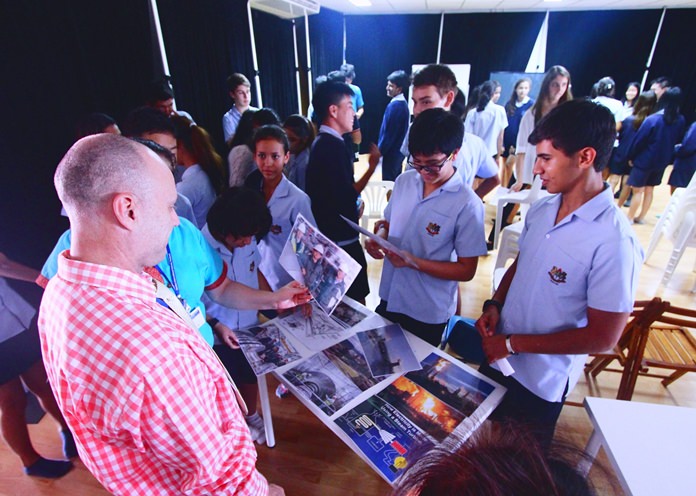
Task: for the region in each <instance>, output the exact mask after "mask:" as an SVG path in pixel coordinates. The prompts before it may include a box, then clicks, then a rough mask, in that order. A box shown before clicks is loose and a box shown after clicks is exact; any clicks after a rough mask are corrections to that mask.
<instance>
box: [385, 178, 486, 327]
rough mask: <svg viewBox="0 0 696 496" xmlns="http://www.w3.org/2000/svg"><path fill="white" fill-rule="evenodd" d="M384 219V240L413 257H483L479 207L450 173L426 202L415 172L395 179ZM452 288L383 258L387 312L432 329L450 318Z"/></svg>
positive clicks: (453, 283)
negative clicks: (453, 253)
mask: <svg viewBox="0 0 696 496" xmlns="http://www.w3.org/2000/svg"><path fill="white" fill-rule="evenodd" d="M384 217H385V218H386V219H387V220H388V221H389V241H391V242H392V243H394V244H395V245H396V246H398V247H399V248H402V249H403V250H406V251H408V252H410V253H413V254H414V255H415V256H417V257H420V258H425V259H428V260H437V261H443V262H448V261H450V256H451V255H452V252H453V251H454V252H455V253H456V255H457V257H478V256H480V255H485V254H486V253H487V250H486V238H485V235H484V229H483V203H481V200H480V199H479V197H478V196H476V194H475V193H474V192H473V190H472V189H471V188H470V187H469V186H468V185H466V184H465V183H464V181H463V179H462V177H461V175H460V174H457V173H456V172H455V174H454V175H453V176H452V177H451V178H450V180H449V181H447V182H446V183H445V184H444V185H442V186H441V187H440V188H439V189H438V190H436V191H434V192H432V193H431V194H430V195H429V196H428V197H427V198H423V180H422V179H421V177H420V174H419V173H418V172H416V171H415V170H410V171H406V172H405V173H403V174H401V175H400V176H399V177H397V178H396V183H395V184H394V192H393V193H392V196H391V199H390V200H389V204H388V205H387V208H386V210H385V211H384ZM457 284H458V283H457V281H446V280H444V279H439V278H437V277H433V276H430V275H428V274H425V273H424V272H421V271H419V270H416V269H413V268H411V267H403V268H400V269H396V268H394V266H393V265H392V264H391V262H389V260H387V259H385V260H384V265H383V268H382V280H381V281H380V285H379V296H380V298H381V299H383V300H385V301H387V302H388V305H387V310H389V311H390V312H398V313H402V314H405V315H408V316H409V317H412V318H414V319H416V320H420V321H421V322H426V323H429V324H437V323H440V322H445V321H446V320H447V319H449V318H450V317H451V316H452V315H454V312H455V310H456V304H457V301H456V300H457V298H456V294H457Z"/></svg>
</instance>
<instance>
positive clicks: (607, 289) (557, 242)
mask: <svg viewBox="0 0 696 496" xmlns="http://www.w3.org/2000/svg"><path fill="white" fill-rule="evenodd" d="M560 205H561V195H554V196H551V197H548V198H544V199H543V200H540V201H539V202H537V203H535V204H534V205H533V206H532V208H531V209H530V210H529V212H528V213H527V216H526V217H525V227H524V229H523V231H522V234H521V236H520V240H519V246H520V253H519V257H518V259H517V271H516V272H515V276H514V278H513V280H512V283H511V285H510V289H509V290H508V293H507V296H506V298H505V304H504V305H503V311H502V315H501V320H500V323H499V327H498V330H499V332H500V333H502V334H550V333H554V332H558V331H561V330H565V329H576V328H579V327H584V326H586V325H587V309H588V307H591V308H594V309H597V310H603V311H606V312H630V311H632V310H633V301H634V298H635V293H636V288H637V287H638V275H639V273H640V267H641V265H642V264H643V249H642V248H641V246H640V243H639V242H638V240H637V239H636V236H635V233H634V232H633V229H632V228H631V226H630V225H629V223H628V219H627V218H626V216H625V215H624V214H623V213H622V212H621V211H620V210H619V209H618V207H617V206H616V204H615V203H614V196H613V193H612V191H611V188H610V187H609V185H608V184H606V183H605V185H604V190H603V191H602V192H601V193H600V194H598V195H597V196H595V197H594V198H592V199H591V200H590V201H588V202H587V203H585V204H584V205H582V206H581V207H580V208H578V209H577V210H576V211H575V212H573V213H572V214H570V215H568V216H567V217H566V218H565V219H563V220H561V221H560V222H559V223H558V224H557V225H554V223H555V221H556V215H557V213H558V209H559V207H560ZM586 358H587V355H542V354H532V353H521V354H519V355H515V356H510V357H508V360H509V362H510V365H512V368H513V369H515V373H514V374H513V376H512V377H513V378H515V379H516V380H517V381H518V382H519V383H520V384H522V385H523V386H524V387H526V388H527V389H529V390H530V391H531V392H532V393H534V394H536V395H537V396H539V397H541V398H543V399H545V400H547V401H554V402H558V401H561V399H562V397H563V391H564V390H565V387H566V382H568V391H571V390H572V389H573V387H575V384H576V383H577V380H578V378H579V376H580V374H581V372H582V369H583V366H584V364H585V359H586ZM493 366H495V364H494V365H493Z"/></svg>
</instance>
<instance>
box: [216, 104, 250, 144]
mask: <svg viewBox="0 0 696 496" xmlns="http://www.w3.org/2000/svg"><path fill="white" fill-rule="evenodd" d="M247 110H258V109H257V108H256V107H252V106H251V105H250V106H249V108H248V109H247ZM241 118H242V113H241V112H240V111H239V110H238V109H237V107H235V106H234V105H232V108H230V109H229V110H228V111H227V112H225V114H224V115H223V116H222V134H223V135H224V136H225V143H226V142H227V141H229V139H230V137H232V136H233V135H234V133H236V132H237V126H239V119H241Z"/></svg>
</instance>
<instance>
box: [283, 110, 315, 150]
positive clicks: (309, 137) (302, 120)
mask: <svg viewBox="0 0 696 496" xmlns="http://www.w3.org/2000/svg"><path fill="white" fill-rule="evenodd" d="M283 128H284V129H289V130H291V131H292V132H293V133H295V135H296V136H297V137H298V138H300V139H301V140H302V142H303V143H304V146H303V148H302V149H303V150H304V149H306V148H309V146H310V145H311V144H312V142H313V141H314V137H315V136H316V133H315V132H314V126H313V125H312V123H311V122H310V120H309V119H307V118H306V117H305V116H304V115H300V114H293V115H291V116H290V117H288V118H287V119H285V122H283Z"/></svg>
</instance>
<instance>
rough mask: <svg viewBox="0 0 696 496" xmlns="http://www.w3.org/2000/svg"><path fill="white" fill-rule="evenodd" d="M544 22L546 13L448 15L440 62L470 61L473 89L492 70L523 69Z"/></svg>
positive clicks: (488, 75) (462, 62) (504, 96)
mask: <svg viewBox="0 0 696 496" xmlns="http://www.w3.org/2000/svg"><path fill="white" fill-rule="evenodd" d="M543 22H544V13H543V12H527V13H525V12H520V13H514V14H447V15H445V23H444V29H443V33H442V55H441V57H440V58H441V61H442V63H443V64H471V75H470V80H469V82H470V87H471V88H473V87H474V86H477V85H479V84H481V83H483V82H484V81H487V80H488V79H489V78H490V74H491V72H496V71H513V72H524V70H525V69H526V67H527V61H528V60H529V56H530V54H531V53H532V48H534V42H535V41H536V38H537V35H538V34H539V29H541V25H542V23H543ZM506 97H507V95H503V96H502V97H501V98H506ZM467 101H468V95H467Z"/></svg>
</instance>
